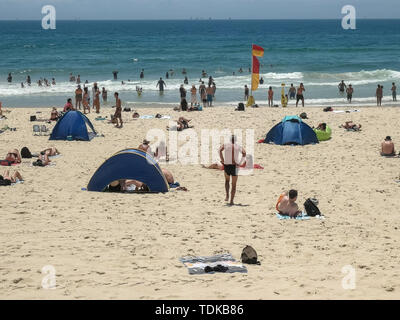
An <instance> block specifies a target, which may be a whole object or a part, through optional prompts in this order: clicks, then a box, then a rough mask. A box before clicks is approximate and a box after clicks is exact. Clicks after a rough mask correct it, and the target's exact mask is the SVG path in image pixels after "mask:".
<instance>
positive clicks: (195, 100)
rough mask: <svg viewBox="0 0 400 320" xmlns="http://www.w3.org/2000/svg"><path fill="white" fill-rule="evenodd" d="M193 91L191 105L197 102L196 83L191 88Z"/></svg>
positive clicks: (191, 91)
mask: <svg viewBox="0 0 400 320" xmlns="http://www.w3.org/2000/svg"><path fill="white" fill-rule="evenodd" d="M190 93H191V100H190V106H191V107H193V105H196V103H197V89H196V86H195V85H192V89H190Z"/></svg>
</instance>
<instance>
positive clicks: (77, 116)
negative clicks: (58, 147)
mask: <svg viewBox="0 0 400 320" xmlns="http://www.w3.org/2000/svg"><path fill="white" fill-rule="evenodd" d="M88 127H89V129H91V130H92V132H88ZM94 135H96V131H95V130H94V127H93V125H92V123H91V122H90V120H89V119H88V118H87V117H86V116H85V115H84V114H83V113H82V112H79V111H68V112H67V113H65V114H64V115H63V116H62V117H61V118H60V119H59V120H58V122H57V123H56V125H55V126H54V128H53V131H52V133H51V135H50V138H49V140H68V139H67V137H68V136H71V137H72V140H82V141H89V140H91V138H93V137H94Z"/></svg>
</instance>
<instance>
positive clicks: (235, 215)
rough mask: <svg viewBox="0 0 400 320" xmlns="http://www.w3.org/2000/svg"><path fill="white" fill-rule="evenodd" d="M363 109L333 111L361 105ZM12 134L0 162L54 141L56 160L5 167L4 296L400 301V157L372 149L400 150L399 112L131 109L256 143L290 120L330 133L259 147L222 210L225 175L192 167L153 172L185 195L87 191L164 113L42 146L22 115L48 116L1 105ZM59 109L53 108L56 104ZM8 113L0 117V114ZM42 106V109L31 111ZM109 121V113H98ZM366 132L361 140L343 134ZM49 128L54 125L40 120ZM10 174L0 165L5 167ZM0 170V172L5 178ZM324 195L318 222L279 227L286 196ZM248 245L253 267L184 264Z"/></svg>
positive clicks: (101, 125) (1, 220)
mask: <svg viewBox="0 0 400 320" xmlns="http://www.w3.org/2000/svg"><path fill="white" fill-rule="evenodd" d="M355 108H357V106H351V107H347V108H340V109H341V110H346V109H355ZM4 109H6V110H10V111H11V112H10V113H5V115H6V116H7V118H8V119H6V120H0V128H2V127H4V126H6V125H8V126H9V127H12V128H14V127H15V128H16V131H9V130H7V131H5V132H4V133H2V134H0V158H3V157H4V156H5V155H6V153H7V151H8V150H9V149H11V148H17V149H19V150H20V149H21V148H22V147H24V146H27V147H28V148H29V149H30V150H31V151H32V152H39V151H40V150H43V149H44V148H46V147H50V146H55V147H57V148H58V149H59V150H60V151H61V156H60V157H57V158H55V159H53V162H54V163H55V165H53V166H49V167H45V168H39V167H33V166H31V163H32V160H28V159H24V160H23V162H22V164H20V165H18V166H14V167H11V169H12V170H14V169H17V170H18V171H19V172H20V173H21V174H22V176H23V177H24V180H25V181H24V183H22V184H16V185H13V186H10V187H0V188H1V201H0V212H1V214H0V243H1V246H0V298H1V299H241V300H245V299H398V298H399V297H400V295H399V290H400V271H399V268H398V263H399V258H400V252H399V247H398V243H399V240H400V235H399V233H400V230H399V228H400V215H399V213H400V210H399V203H400V202H399V199H400V183H397V182H396V181H395V180H396V179H398V177H399V174H400V159H399V158H397V159H389V158H383V157H381V156H380V155H379V151H380V143H381V142H382V140H383V139H384V138H385V137H386V136H387V135H390V136H391V137H392V139H393V141H394V143H395V145H396V147H397V149H399V147H400V127H399V120H398V115H399V108H398V107H387V106H385V107H382V108H376V107H371V108H357V109H359V110H360V112H354V113H337V114H336V113H332V112H323V111H322V108H294V107H290V108H285V109H283V108H265V107H263V108H258V109H257V108H254V109H252V108H248V109H247V110H246V111H245V112H234V111H233V107H214V108H207V109H205V110H204V111H202V112H191V113H183V112H180V113H179V112H176V111H173V110H172V108H153V109H151V108H146V109H140V108H139V109H138V112H139V113H140V114H149V115H155V114H156V113H161V114H163V115H170V116H171V117H172V119H177V118H178V117H179V116H181V115H184V116H186V117H188V118H190V119H192V124H193V125H194V130H195V131H196V132H197V133H198V135H199V136H200V130H201V129H219V130H222V129H224V128H226V129H231V130H233V129H254V139H255V141H257V140H258V139H261V138H264V137H265V135H266V133H267V132H268V131H269V130H270V129H271V128H272V127H273V126H274V125H275V124H276V123H278V122H279V121H280V120H281V119H282V118H283V117H284V116H285V115H295V114H299V113H300V112H304V111H305V112H306V113H307V115H308V117H309V119H308V120H306V122H307V123H308V124H309V125H311V126H313V125H314V126H317V125H318V123H320V122H326V123H327V124H328V125H329V126H330V127H331V128H332V130H333V134H332V139H331V140H330V141H326V142H322V143H320V144H318V145H307V146H303V147H301V146H296V147H291V146H275V145H268V144H255V163H257V164H260V165H262V166H263V167H264V170H255V171H254V173H253V174H252V175H249V176H241V177H239V181H238V189H237V195H236V203H237V205H235V206H233V207H230V206H227V205H226V203H225V202H224V197H225V192H224V178H223V173H222V171H218V170H208V169H204V168H202V167H201V165H200V164H195V165H181V164H179V163H175V164H174V163H172V164H161V166H162V167H165V168H167V169H169V170H170V171H171V172H172V173H173V175H174V177H175V180H176V181H178V182H179V183H180V184H181V186H185V187H186V188H187V189H188V192H184V191H176V190H173V189H171V191H170V192H168V193H165V194H110V193H95V192H88V191H82V190H81V189H82V188H85V187H86V186H87V184H88V182H89V180H90V178H91V177H92V175H93V173H94V172H95V170H96V169H97V168H98V167H99V166H100V165H101V164H102V163H103V161H104V160H106V159H107V158H108V157H110V156H111V155H112V154H114V153H115V152H117V151H119V150H122V149H125V148H136V147H137V146H138V145H139V144H140V143H141V141H142V140H143V138H144V137H145V136H146V133H147V132H148V131H149V130H150V129H154V128H159V129H162V130H164V131H165V128H166V126H167V125H168V124H169V121H168V120H163V119H137V120H132V119H131V116H132V113H125V112H123V118H124V120H129V121H127V122H126V123H125V125H124V127H123V128H122V129H116V128H114V127H113V125H111V124H108V123H107V122H106V121H96V120H94V118H95V117H96V116H98V115H96V114H95V113H91V114H90V115H89V116H88V117H89V119H90V120H91V121H92V123H93V125H94V126H95V128H96V130H97V131H98V133H100V134H103V135H104V137H97V138H94V139H93V140H92V141H90V142H77V141H48V136H34V135H33V133H32V125H33V124H46V123H44V122H43V123H41V122H38V123H36V122H30V121H29V116H30V115H36V116H37V117H38V118H48V117H49V116H50V110H51V109H50V108H37V109H29V108H14V109H11V108H4ZM59 110H60V109H59ZM3 111H4V110H3ZM37 111H40V112H41V113H36V112H37ZM111 113H113V110H112V109H111V108H103V109H102V110H101V115H102V116H109V115H110V114H111ZM348 120H352V121H354V122H356V123H361V124H362V126H363V127H362V131H361V132H347V131H345V130H344V129H341V128H339V125H341V124H342V123H344V122H345V121H348ZM46 125H47V126H49V127H50V128H52V127H53V125H48V124H46ZM4 169H6V167H0V170H1V171H4ZM0 174H2V172H0ZM291 188H293V189H297V190H298V191H299V198H298V203H299V205H300V206H301V207H302V206H303V203H304V201H305V200H306V199H307V198H308V197H315V198H317V199H318V200H319V207H320V209H321V211H322V213H323V214H324V215H325V220H319V219H311V220H308V221H294V220H279V219H278V218H277V217H276V215H275V204H276V200H277V198H278V197H279V195H280V193H282V191H285V190H288V189H291ZM246 245H251V246H253V247H254V248H255V249H256V250H257V253H258V255H259V260H260V261H261V265H260V266H256V265H248V266H247V269H248V273H246V274H240V273H234V274H213V275H209V274H206V275H189V274H188V271H187V269H186V268H185V266H184V265H183V264H182V263H181V262H180V261H179V258H180V257H182V256H185V255H202V256H209V255H213V254H217V253H225V252H229V253H231V254H232V255H233V256H234V257H235V258H236V259H237V260H239V259H240V254H241V251H242V249H243V248H244V247H245V246H246ZM47 265H51V266H54V268H55V270H56V282H57V283H56V288H55V289H43V288H42V285H41V284H42V279H43V277H44V275H43V274H42V268H43V267H44V266H47ZM348 265H350V266H352V267H353V268H354V269H355V271H356V282H355V284H356V287H355V289H353V290H345V289H343V287H342V279H343V277H345V274H343V273H342V268H343V267H344V266H348Z"/></svg>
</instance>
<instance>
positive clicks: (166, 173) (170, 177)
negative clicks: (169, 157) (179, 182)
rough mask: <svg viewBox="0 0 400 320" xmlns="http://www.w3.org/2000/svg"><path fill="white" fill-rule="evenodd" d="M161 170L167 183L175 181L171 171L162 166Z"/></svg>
mask: <svg viewBox="0 0 400 320" xmlns="http://www.w3.org/2000/svg"><path fill="white" fill-rule="evenodd" d="M161 171H162V173H163V174H164V177H165V179H166V180H167V182H168V183H169V184H173V183H174V182H175V181H174V176H173V175H172V173H171V171H169V170H167V169H164V168H162V169H161Z"/></svg>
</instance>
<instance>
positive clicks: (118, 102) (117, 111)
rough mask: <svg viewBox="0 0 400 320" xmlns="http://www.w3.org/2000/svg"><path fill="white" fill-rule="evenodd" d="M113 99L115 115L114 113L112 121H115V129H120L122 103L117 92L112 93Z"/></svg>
mask: <svg viewBox="0 0 400 320" xmlns="http://www.w3.org/2000/svg"><path fill="white" fill-rule="evenodd" d="M114 97H115V113H114V119H115V122H116V124H115V127H116V128H122V103H121V99H120V98H119V94H118V92H115V93H114ZM118 119H119V122H120V125H118Z"/></svg>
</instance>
